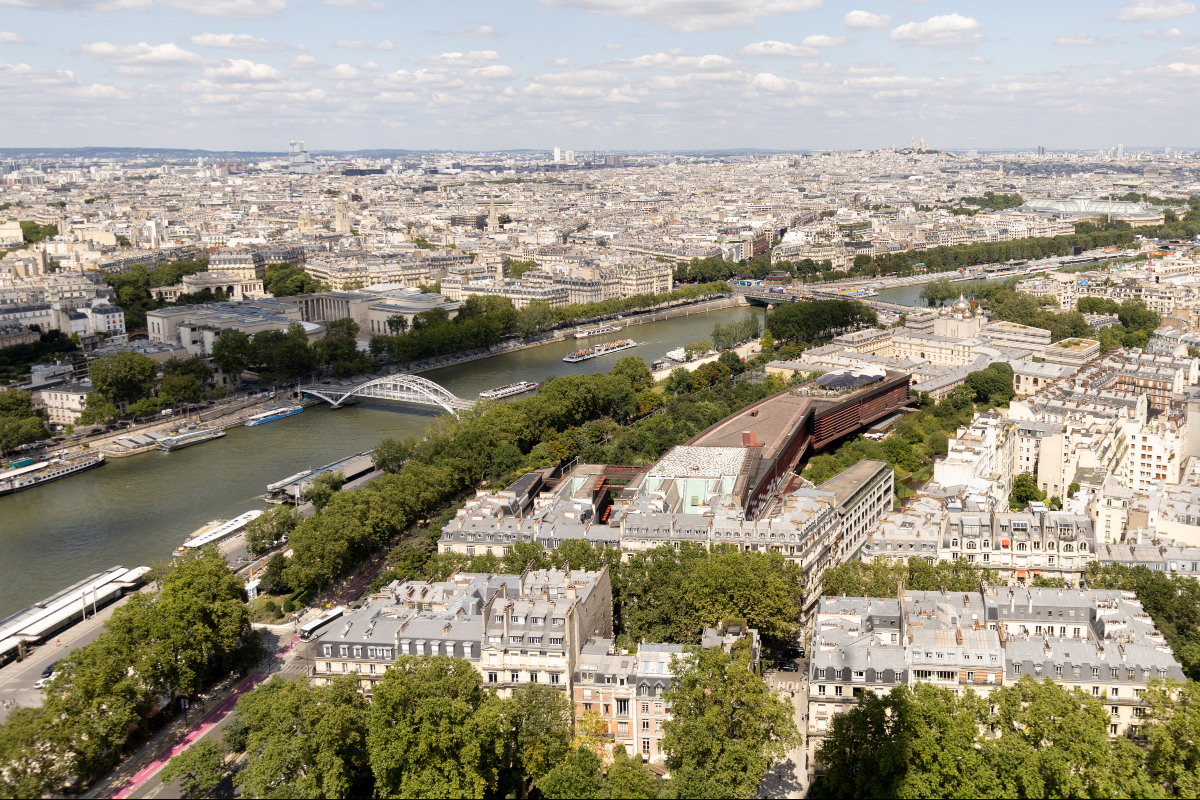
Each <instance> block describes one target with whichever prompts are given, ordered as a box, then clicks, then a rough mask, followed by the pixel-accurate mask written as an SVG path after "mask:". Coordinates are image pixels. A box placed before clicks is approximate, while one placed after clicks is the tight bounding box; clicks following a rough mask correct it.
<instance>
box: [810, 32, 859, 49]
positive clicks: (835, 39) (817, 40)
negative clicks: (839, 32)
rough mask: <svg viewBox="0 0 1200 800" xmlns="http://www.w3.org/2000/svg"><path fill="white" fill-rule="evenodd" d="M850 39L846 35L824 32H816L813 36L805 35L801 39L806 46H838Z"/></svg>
mask: <svg viewBox="0 0 1200 800" xmlns="http://www.w3.org/2000/svg"><path fill="white" fill-rule="evenodd" d="M849 41H850V40H849V39H848V38H847V37H845V36H826V35H825V34H823V33H814V34H813V35H812V36H805V37H804V38H803V39H801V40H800V44H802V45H804V46H805V47H837V46H838V45H843V44H846V43H847V42H849Z"/></svg>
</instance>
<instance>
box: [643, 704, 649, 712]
mask: <svg viewBox="0 0 1200 800" xmlns="http://www.w3.org/2000/svg"><path fill="white" fill-rule="evenodd" d="M642 713H643V714H649V713H650V704H649V703H642Z"/></svg>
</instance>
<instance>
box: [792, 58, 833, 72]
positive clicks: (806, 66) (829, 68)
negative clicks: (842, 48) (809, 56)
mask: <svg viewBox="0 0 1200 800" xmlns="http://www.w3.org/2000/svg"><path fill="white" fill-rule="evenodd" d="M834 71H835V70H834V67H833V64H829V63H825V64H822V63H820V62H819V61H807V62H805V63H803V64H797V65H796V66H794V67H792V68H791V69H789V70H788V72H794V73H796V74H797V75H826V74H828V73H831V72H834Z"/></svg>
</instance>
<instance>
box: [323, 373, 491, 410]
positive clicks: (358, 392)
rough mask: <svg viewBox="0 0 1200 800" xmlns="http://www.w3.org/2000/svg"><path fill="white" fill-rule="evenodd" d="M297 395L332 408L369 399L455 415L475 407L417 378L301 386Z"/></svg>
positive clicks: (408, 376)
mask: <svg viewBox="0 0 1200 800" xmlns="http://www.w3.org/2000/svg"><path fill="white" fill-rule="evenodd" d="M300 391H301V392H302V393H304V394H306V395H309V396H310V397H317V398H320V399H321V400H324V401H325V402H326V403H329V404H330V405H331V406H333V407H334V408H337V407H338V406H340V405H341V404H342V403H343V402H345V401H346V400H347V399H348V398H350V397H369V398H371V399H373V400H399V401H401V402H404V403H417V404H419V405H424V406H441V407H442V408H444V409H446V411H448V412H450V413H451V414H455V415H457V414H458V412H459V411H462V410H463V409H467V408H471V407H472V406H474V405H475V403H474V402H473V401H471V400H463V399H462V398H460V397H455V396H454V395H453V394H451V393H450V392H448V391H447V390H446V389H443V388H442V387H441V386H438V385H437V384H436V383H434V382H433V381H431V380H426V379H425V378H421V377H418V376H416V375H390V376H388V377H386V378H376V379H375V380H371V381H366V382H365V383H359V384H356V385H352V386H333V385H317V386H301V387H300Z"/></svg>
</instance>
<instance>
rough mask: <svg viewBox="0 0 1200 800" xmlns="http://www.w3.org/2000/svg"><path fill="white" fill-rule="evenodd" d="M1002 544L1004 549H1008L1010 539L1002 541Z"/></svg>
mask: <svg viewBox="0 0 1200 800" xmlns="http://www.w3.org/2000/svg"><path fill="white" fill-rule="evenodd" d="M1000 544H1001V545H1003V546H1004V547H1008V539H1001V540H1000Z"/></svg>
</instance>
